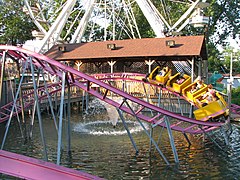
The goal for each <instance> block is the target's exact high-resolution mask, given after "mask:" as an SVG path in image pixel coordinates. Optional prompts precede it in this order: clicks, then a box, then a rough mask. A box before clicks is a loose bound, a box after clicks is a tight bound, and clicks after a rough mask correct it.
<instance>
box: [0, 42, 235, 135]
mask: <svg viewBox="0 0 240 180" xmlns="http://www.w3.org/2000/svg"><path fill="white" fill-rule="evenodd" d="M3 52H5V53H6V56H7V57H9V58H11V59H14V60H16V61H20V62H22V63H24V62H28V61H30V60H31V62H32V63H33V65H34V66H35V68H38V69H41V70H43V71H45V72H48V73H50V74H51V75H56V76H58V77H59V78H60V79H63V76H64V77H66V81H67V84H69V85H70V86H77V87H79V88H81V89H82V90H84V91H86V92H88V93H89V94H91V95H93V96H95V97H97V98H99V99H100V100H102V101H105V102H106V103H108V104H111V105H112V106H114V107H116V108H117V109H119V110H121V111H123V112H126V113H128V114H130V115H133V116H135V117H136V118H139V119H141V120H144V121H146V122H148V123H151V124H152V125H158V126H162V127H166V122H165V121H164V120H163V119H164V118H163V117H169V118H170V123H171V125H170V127H171V129H172V130H175V131H179V132H183V133H190V134H201V133H206V132H209V131H212V130H214V129H216V128H219V127H221V126H223V125H224V124H225V123H226V122H209V121H208V122H203V121H197V120H196V119H194V118H189V117H186V116H182V115H179V114H177V113H174V112H171V111H169V110H166V109H163V108H161V107H158V106H155V105H153V104H150V103H148V102H146V101H144V100H141V99H139V98H136V97H134V96H131V95H130V94H128V93H126V92H124V91H122V90H120V89H118V88H116V87H113V86H112V85H110V84H108V83H105V82H104V79H105V80H106V78H107V75H105V76H103V77H100V76H99V75H98V76H95V77H96V78H99V79H96V78H95V77H93V76H89V75H87V74H84V73H82V72H79V71H77V70H76V69H73V68H71V67H69V66H67V65H65V64H62V63H60V62H58V61H56V60H54V59H51V58H49V57H47V56H44V55H41V54H37V53H35V52H32V51H29V50H26V49H22V48H20V47H15V46H7V45H2V46H0V53H1V54H3ZM108 76H109V77H108V78H109V79H112V78H113V77H114V76H115V78H119V79H124V78H125V79H127V76H128V75H127V73H119V74H115V75H114V76H110V75H108ZM136 76H140V75H139V74H138V75H136ZM101 79H102V80H101ZM135 81H140V80H137V79H135ZM93 84H95V85H97V86H98V87H99V88H100V89H101V91H100V92H99V91H98V90H96V89H95V88H93V87H92V85H93ZM47 89H48V91H49V94H50V95H51V94H53V93H56V92H57V91H59V90H60V89H61V84H57V83H56V84H51V85H48V87H47ZM40 92H42V93H40ZM108 94H113V95H115V96H119V97H122V100H121V102H119V100H114V99H112V98H111V97H110V96H108ZM38 96H39V97H38V99H39V100H41V99H44V97H46V96H47V95H46V87H38ZM23 99H24V108H27V107H29V106H31V105H32V104H34V101H35V98H34V93H33V92H31V93H30V94H26V95H24V97H23ZM130 103H134V104H137V105H138V109H137V110H133V108H131V106H130V105H129V104H130ZM14 108H15V109H17V110H16V112H20V109H21V105H20V103H18V105H17V106H16V107H14ZM232 108H235V110H236V112H238V113H239V107H236V106H235V105H233V106H232ZM11 109H13V102H12V103H9V104H7V105H5V106H2V107H1V112H0V113H1V118H0V122H3V121H6V120H8V118H9V116H10V112H11ZM145 110H151V112H152V113H147V114H146V113H144V111H145Z"/></svg>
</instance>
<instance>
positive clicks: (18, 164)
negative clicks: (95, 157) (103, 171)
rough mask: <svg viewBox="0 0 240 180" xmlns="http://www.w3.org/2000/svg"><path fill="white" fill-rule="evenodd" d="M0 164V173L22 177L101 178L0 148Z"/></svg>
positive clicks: (71, 179) (88, 179)
mask: <svg viewBox="0 0 240 180" xmlns="http://www.w3.org/2000/svg"><path fill="white" fill-rule="evenodd" d="M0 164H1V166H0V173H4V174H8V175H11V176H14V177H18V178H23V179H35V180H42V179H68V180H79V179H81V180H94V179H96V180H97V179H99V180H100V179H101V178H99V177H96V176H93V175H90V174H87V173H84V172H81V171H77V170H73V169H69V168H65V167H63V166H58V165H56V164H53V163H50V162H45V161H42V160H38V159H34V158H30V157H26V156H23V155H19V154H15V153H11V152H7V151H3V150H0Z"/></svg>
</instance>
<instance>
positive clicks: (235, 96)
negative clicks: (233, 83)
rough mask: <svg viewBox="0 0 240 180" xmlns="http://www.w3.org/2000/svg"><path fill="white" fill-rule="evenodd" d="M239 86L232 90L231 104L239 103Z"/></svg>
mask: <svg viewBox="0 0 240 180" xmlns="http://www.w3.org/2000/svg"><path fill="white" fill-rule="evenodd" d="M239 94H240V87H238V88H234V89H233V90H232V103H233V104H237V105H240V96H239Z"/></svg>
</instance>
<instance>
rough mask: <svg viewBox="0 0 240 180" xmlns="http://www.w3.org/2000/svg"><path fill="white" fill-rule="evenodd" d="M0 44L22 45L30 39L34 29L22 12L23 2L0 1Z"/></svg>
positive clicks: (28, 18)
mask: <svg viewBox="0 0 240 180" xmlns="http://www.w3.org/2000/svg"><path fill="white" fill-rule="evenodd" d="M0 9H1V11H0V19H1V22H0V32H1V34H0V44H12V45H17V44H23V43H24V42H25V41H26V40H29V39H32V38H33V37H32V34H31V32H32V31H33V30H34V29H36V27H35V25H34V24H33V23H32V21H31V19H30V17H29V16H28V15H26V14H24V12H23V1H16V0H15V1H12V0H4V1H0Z"/></svg>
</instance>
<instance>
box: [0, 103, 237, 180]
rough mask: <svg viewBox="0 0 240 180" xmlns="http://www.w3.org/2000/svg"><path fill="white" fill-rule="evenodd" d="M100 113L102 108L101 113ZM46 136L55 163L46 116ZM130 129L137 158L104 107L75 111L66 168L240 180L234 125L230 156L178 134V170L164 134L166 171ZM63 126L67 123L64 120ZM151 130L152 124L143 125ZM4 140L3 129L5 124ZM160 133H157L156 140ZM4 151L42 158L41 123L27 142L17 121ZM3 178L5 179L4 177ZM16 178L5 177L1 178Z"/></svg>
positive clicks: (109, 175)
mask: <svg viewBox="0 0 240 180" xmlns="http://www.w3.org/2000/svg"><path fill="white" fill-rule="evenodd" d="M96 108H98V109H96ZM42 116H43V124H44V134H45V138H46V143H47V149H48V157H49V161H51V162H54V163H56V154H57V153H56V152H57V133H56V130H55V127H54V123H53V120H52V119H51V118H50V117H49V115H48V114H43V115H42ZM125 118H126V121H127V124H128V126H129V130H130V131H131V132H132V135H133V138H134V140H135V143H136V145H137V147H138V149H139V154H137V155H136V152H135V149H134V148H133V146H132V144H131V141H130V139H129V137H128V135H127V133H126V131H125V130H124V127H123V124H122V123H121V120H119V119H118V122H117V125H116V127H115V128H113V124H112V121H111V119H110V118H109V116H108V114H107V111H106V109H104V108H103V107H101V106H98V107H95V108H94V109H92V108H91V107H90V110H89V113H88V114H78V113H77V112H76V111H73V115H72V117H71V127H72V130H71V138H72V141H71V149H72V155H71V156H68V154H67V152H66V149H67V143H66V142H67V140H66V129H65V128H64V129H63V152H62V159H61V164H62V165H63V166H66V167H70V168H74V169H77V170H81V171H85V172H88V173H90V174H93V175H96V176H99V177H102V178H105V179H114V180H117V179H154V180H155V179H226V178H228V179H239V178H240V171H239V169H240V129H239V128H237V127H236V126H233V133H232V135H231V139H230V148H229V149H227V148H226V149H225V150H226V152H223V151H221V150H220V149H218V148H217V147H216V146H215V145H214V144H213V143H212V142H210V141H208V140H205V141H203V138H202V137H201V136H196V137H193V136H190V141H191V143H192V145H191V146H190V147H188V143H187V142H186V140H185V139H184V136H183V135H182V134H181V133H179V132H173V136H174V139H175V145H176V148H177V152H178V156H179V161H180V163H179V165H176V164H175V163H174V156H173V154H172V150H171V146H170V144H169V139H168V135H167V131H166V130H164V131H163V134H162V136H161V141H160V144H159V147H160V150H161V151H162V152H163V153H164V155H165V156H166V158H167V159H168V161H169V162H170V166H167V165H166V163H165V162H164V160H163V159H162V158H161V156H160V155H159V154H158V152H157V151H156V150H154V149H152V151H151V152H149V138H148V137H147V135H146V134H145V132H144V131H143V130H142V128H141V126H140V125H139V124H138V123H137V121H134V119H132V118H131V117H129V116H126V117H125ZM63 124H64V127H66V122H65V121H64V123H63ZM144 125H145V126H146V128H149V127H148V125H147V124H144ZM0 128H1V129H0V132H1V133H0V134H1V139H2V136H3V131H4V125H3V124H1V125H0ZM160 131H161V128H157V129H155V130H154V138H155V140H156V141H157V138H158V134H159V133H160ZM4 149H5V150H8V151H11V152H16V153H19V154H23V155H26V156H30V157H35V158H39V159H43V154H42V143H41V137H40V133H39V126H38V123H37V122H35V124H34V129H33V139H32V140H30V141H28V142H26V143H25V142H24V139H23V138H21V133H20V131H19V126H18V123H17V122H16V120H15V121H13V123H12V124H11V127H10V131H9V134H8V137H7V141H6V144H5V147H4ZM0 177H1V176H0ZM4 178H5V179H11V178H10V177H8V176H2V179H4Z"/></svg>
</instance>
